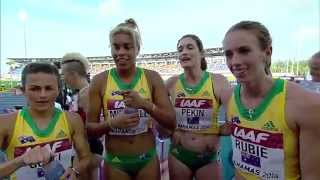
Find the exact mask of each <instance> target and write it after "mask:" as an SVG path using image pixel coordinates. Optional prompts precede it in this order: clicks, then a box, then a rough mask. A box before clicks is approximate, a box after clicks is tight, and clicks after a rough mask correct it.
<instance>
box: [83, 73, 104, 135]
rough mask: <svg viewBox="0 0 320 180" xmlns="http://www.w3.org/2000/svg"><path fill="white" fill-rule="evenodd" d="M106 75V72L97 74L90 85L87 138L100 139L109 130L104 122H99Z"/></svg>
mask: <svg viewBox="0 0 320 180" xmlns="http://www.w3.org/2000/svg"><path fill="white" fill-rule="evenodd" d="M106 74H107V73H106V72H102V73H99V74H97V75H96V76H95V77H94V78H93V79H92V81H91V83H90V88H89V108H88V113H87V130H88V135H89V136H96V137H100V136H102V135H103V134H105V133H106V132H107V131H108V129H109V126H108V124H107V123H106V122H105V121H103V122H99V120H100V113H101V109H102V103H103V102H102V97H103V91H104V89H105V84H106V81H107V78H106V77H107V75H106Z"/></svg>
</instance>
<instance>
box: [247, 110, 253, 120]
mask: <svg viewBox="0 0 320 180" xmlns="http://www.w3.org/2000/svg"><path fill="white" fill-rule="evenodd" d="M248 114H249V117H250V119H253V115H254V109H251V108H250V109H248Z"/></svg>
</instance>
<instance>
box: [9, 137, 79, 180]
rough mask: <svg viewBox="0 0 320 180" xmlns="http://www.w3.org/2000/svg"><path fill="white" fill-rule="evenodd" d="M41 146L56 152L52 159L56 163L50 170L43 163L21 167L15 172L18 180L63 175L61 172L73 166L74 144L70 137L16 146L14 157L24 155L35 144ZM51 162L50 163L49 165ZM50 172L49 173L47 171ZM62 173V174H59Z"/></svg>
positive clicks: (40, 179) (39, 179)
mask: <svg viewBox="0 0 320 180" xmlns="http://www.w3.org/2000/svg"><path fill="white" fill-rule="evenodd" d="M38 145H39V146H41V147H45V148H48V150H49V151H51V152H53V153H54V155H55V156H54V161H52V162H53V163H54V164H53V166H52V165H51V166H52V167H50V169H54V170H49V171H46V169H45V168H44V167H43V166H42V164H40V163H39V164H33V165H30V166H24V167H21V168H19V169H18V170H17V171H16V172H15V176H16V179H17V180H34V179H38V180H42V179H43V180H45V179H46V178H45V177H46V176H48V175H49V176H51V177H53V176H56V175H61V172H62V171H64V170H65V169H67V168H68V167H70V166H71V157H72V155H73V149H72V144H71V143H70V141H69V139H61V140H57V141H52V142H49V143H43V144H36V145H32V146H22V147H16V148H15V150H14V157H15V158H16V157H18V156H21V155H23V154H24V153H26V152H28V151H29V150H31V149H32V148H34V147H35V146H38ZM49 165H50V164H48V166H49ZM48 172H49V173H50V174H51V175H50V174H47V173H48ZM57 173H60V174H57Z"/></svg>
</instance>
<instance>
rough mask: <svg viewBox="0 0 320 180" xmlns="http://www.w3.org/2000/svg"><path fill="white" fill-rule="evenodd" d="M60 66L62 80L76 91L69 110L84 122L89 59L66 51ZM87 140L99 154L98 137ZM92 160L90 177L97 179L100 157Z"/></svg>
mask: <svg viewBox="0 0 320 180" xmlns="http://www.w3.org/2000/svg"><path fill="white" fill-rule="evenodd" d="M61 68H62V70H61V73H62V75H63V78H64V82H65V83H66V85H67V86H68V87H70V88H71V89H72V90H74V91H75V92H76V93H75V94H74V95H73V97H72V102H71V106H70V107H69V111H72V112H76V113H78V114H79V115H80V116H81V118H82V120H83V122H84V124H85V123H86V114H87V112H88V105H89V77H88V74H89V61H88V59H87V58H86V57H84V56H83V55H81V54H80V53H76V52H73V53H67V54H65V55H64V56H63V57H62V61H61ZM88 141H89V145H90V150H91V152H92V153H94V154H97V155H100V156H101V155H102V153H103V145H102V143H101V141H100V140H99V138H92V137H90V138H89V139H88ZM92 160H93V161H92V162H91V164H90V165H91V166H90V167H91V168H92V170H90V173H89V174H90V179H92V180H96V179H98V175H99V173H98V172H99V171H98V167H99V164H100V162H101V160H102V159H101V158H99V156H94V158H93V159H92ZM77 162H78V159H77V158H76V159H75V163H77Z"/></svg>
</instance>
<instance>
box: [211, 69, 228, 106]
mask: <svg viewBox="0 0 320 180" xmlns="http://www.w3.org/2000/svg"><path fill="white" fill-rule="evenodd" d="M213 84H214V86H213V87H214V93H215V96H216V98H218V100H219V101H220V102H221V103H222V104H223V103H224V101H225V99H223V98H224V97H223V92H224V91H228V90H230V89H231V85H230V83H229V82H228V80H227V78H226V77H224V76H223V75H221V74H213Z"/></svg>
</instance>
